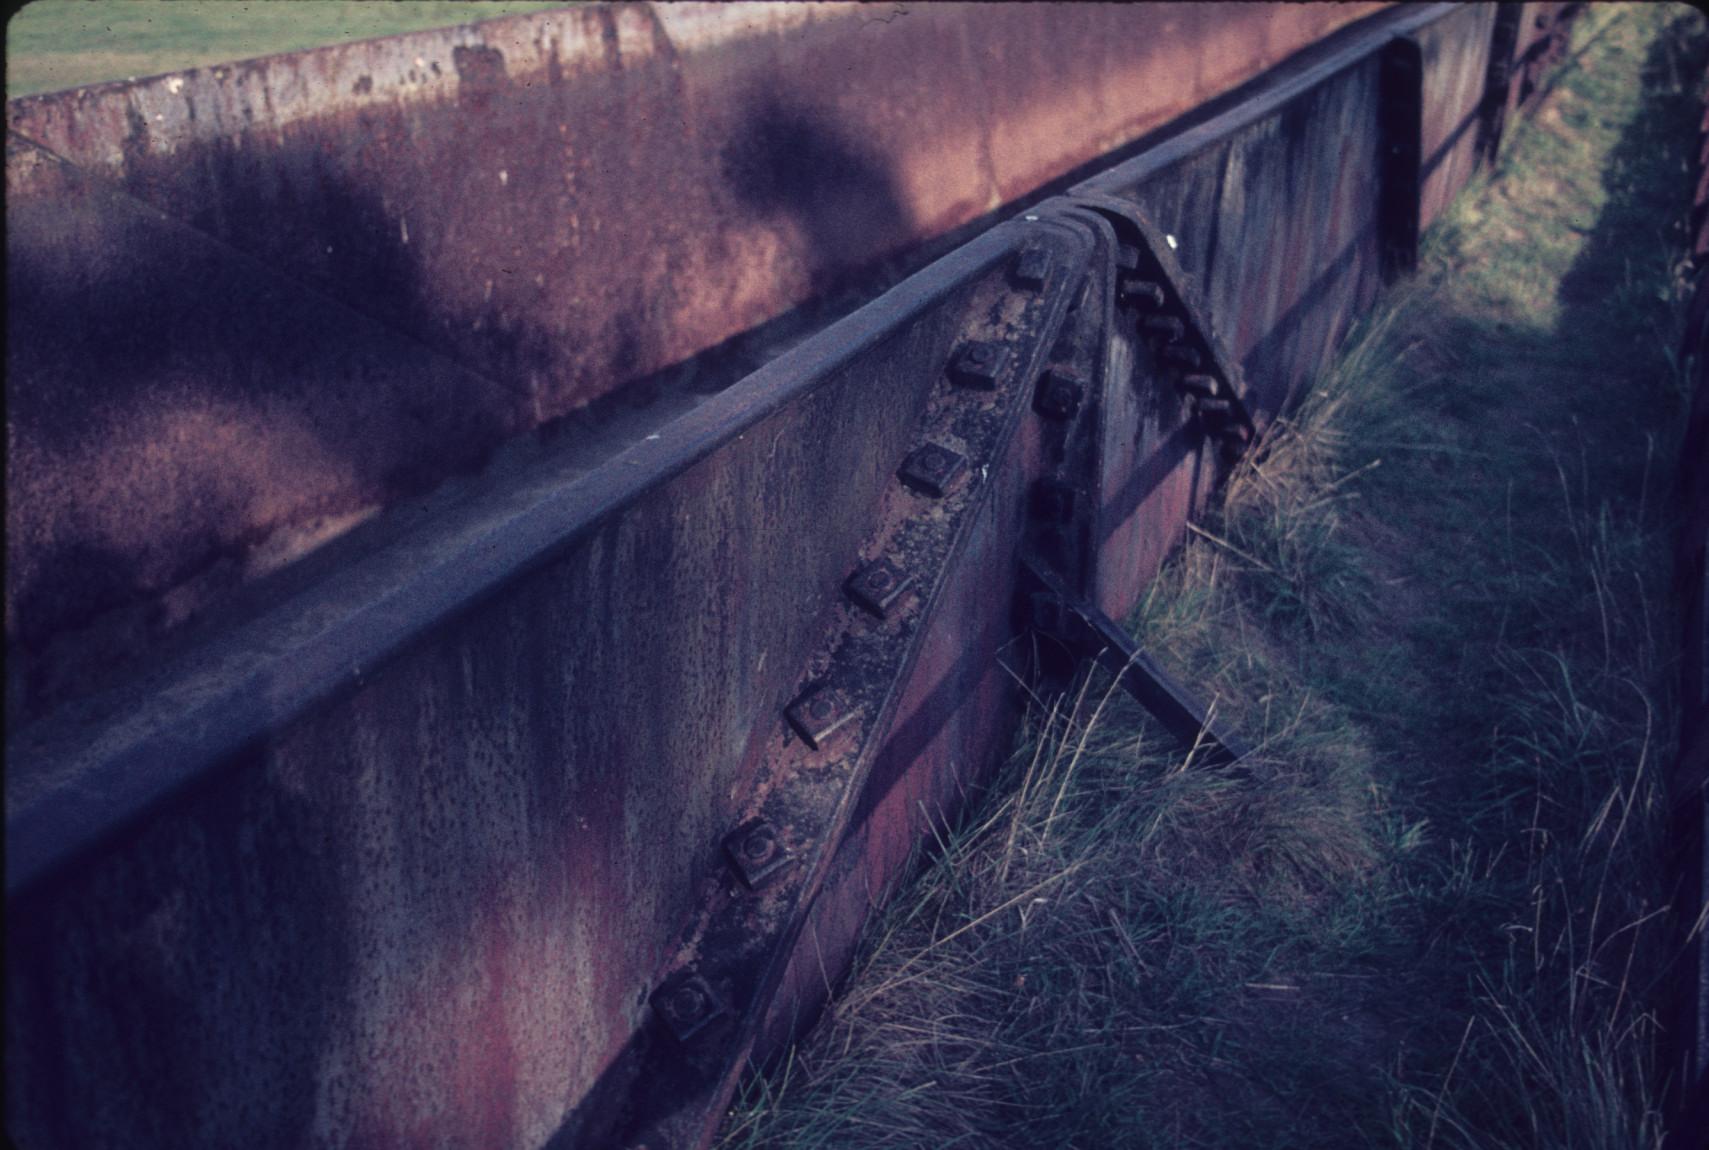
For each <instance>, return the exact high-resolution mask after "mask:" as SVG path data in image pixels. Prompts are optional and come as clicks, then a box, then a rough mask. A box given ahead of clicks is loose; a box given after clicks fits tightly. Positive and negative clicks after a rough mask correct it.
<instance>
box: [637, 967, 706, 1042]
mask: <svg viewBox="0 0 1709 1150" xmlns="http://www.w3.org/2000/svg"><path fill="white" fill-rule="evenodd" d="M650 1001H651V1002H652V1005H653V1011H654V1013H656V1014H657V1015H658V1016H659V1017H660V1018H661V1019H662V1020H663V1021H664V1024H665V1026H666V1027H667V1028H668V1029H669V1030H670V1032H671V1033H672V1034H673V1035H675V1036H676V1040H677V1041H678V1042H687V1041H689V1040H690V1039H691V1038H693V1037H694V1036H695V1035H696V1034H698V1033H700V1032H701V1031H702V1030H704V1029H705V1028H706V1026H707V1024H708V1023H710V1022H712V1020H713V1019H715V1018H717V1017H718V1016H719V1015H721V1014H723V1013H724V1004H723V1003H722V1002H721V1001H719V999H718V996H717V995H716V994H715V993H713V991H712V987H711V986H709V985H708V984H707V982H706V980H705V979H704V978H701V977H700V975H698V974H696V973H694V972H692V971H680V972H678V973H677V974H674V975H672V976H671V977H670V978H667V979H666V980H665V981H664V983H663V984H661V985H660V987H659V988H658V989H657V990H655V991H654V992H653V996H652V998H651V999H650Z"/></svg>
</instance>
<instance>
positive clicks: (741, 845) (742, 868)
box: [724, 818, 792, 890]
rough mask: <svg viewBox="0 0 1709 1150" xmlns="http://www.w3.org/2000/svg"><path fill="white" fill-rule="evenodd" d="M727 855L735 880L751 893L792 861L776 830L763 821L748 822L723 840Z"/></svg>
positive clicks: (750, 820)
mask: <svg viewBox="0 0 1709 1150" xmlns="http://www.w3.org/2000/svg"><path fill="white" fill-rule="evenodd" d="M724 854H725V855H726V856H727V857H728V858H729V860H730V865H731V867H732V868H733V869H734V870H735V872H736V877H737V878H739V879H741V880H742V885H743V886H745V887H747V888H748V889H749V890H756V889H758V888H759V886H760V884H761V883H763V882H764V881H765V880H766V879H767V878H768V877H770V876H771V875H774V874H776V873H777V872H778V871H780V870H782V869H783V868H784V867H785V866H787V865H789V862H790V860H791V858H792V856H791V855H790V853H789V851H788V850H787V849H786V848H785V847H784V845H783V842H782V840H781V839H779V838H778V834H777V829H776V828H775V827H773V826H772V825H771V824H770V823H768V822H767V821H766V820H765V819H763V818H755V819H749V820H748V821H747V822H745V823H743V824H742V825H741V826H739V827H737V828H736V829H735V830H733V831H731V832H730V833H729V834H727V835H725V836H724Z"/></svg>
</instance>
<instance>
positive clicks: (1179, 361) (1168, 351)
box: [1163, 343, 1200, 370]
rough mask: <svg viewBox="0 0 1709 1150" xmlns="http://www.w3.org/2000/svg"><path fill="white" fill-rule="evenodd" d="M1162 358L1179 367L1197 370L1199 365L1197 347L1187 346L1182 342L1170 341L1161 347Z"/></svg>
mask: <svg viewBox="0 0 1709 1150" xmlns="http://www.w3.org/2000/svg"><path fill="white" fill-rule="evenodd" d="M1163 358H1164V359H1165V360H1166V361H1167V362H1169V363H1173V364H1176V365H1177V366H1180V367H1185V368H1191V369H1193V370H1197V369H1198V367H1199V362H1200V361H1199V352H1198V349H1197V348H1192V347H1188V346H1187V345H1186V344H1184V343H1171V344H1167V345H1165V346H1164V348H1163Z"/></svg>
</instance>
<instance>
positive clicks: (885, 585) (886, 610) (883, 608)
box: [843, 559, 914, 619]
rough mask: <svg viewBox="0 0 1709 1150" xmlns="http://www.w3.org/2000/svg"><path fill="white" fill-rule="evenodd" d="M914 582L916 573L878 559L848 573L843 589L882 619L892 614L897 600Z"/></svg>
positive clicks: (851, 597)
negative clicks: (909, 572)
mask: <svg viewBox="0 0 1709 1150" xmlns="http://www.w3.org/2000/svg"><path fill="white" fill-rule="evenodd" d="M913 582H914V578H913V576H912V575H909V574H908V573H907V572H905V571H903V570H902V569H901V568H900V567H897V566H896V565H895V564H894V563H891V562H889V561H888V560H885V559H878V560H875V561H873V562H871V563H868V564H867V565H866V566H865V567H862V568H861V569H860V570H858V571H856V572H855V573H854V574H853V575H851V576H849V579H848V582H847V583H845V584H844V585H843V589H844V590H845V591H846V592H847V593H848V596H849V598H850V599H853V600H854V601H855V602H856V603H858V604H859V605H860V606H861V607H863V608H864V609H865V610H867V611H869V612H871V613H872V614H874V615H876V616H878V617H879V618H880V619H883V618H885V617H886V616H888V615H889V614H890V609H891V607H893V606H895V604H896V601H897V600H898V599H900V598H901V597H902V596H903V595H905V594H907V592H908V588H909V587H911V586H912V585H913Z"/></svg>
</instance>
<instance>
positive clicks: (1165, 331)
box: [1139, 315, 1187, 343]
mask: <svg viewBox="0 0 1709 1150" xmlns="http://www.w3.org/2000/svg"><path fill="white" fill-rule="evenodd" d="M1139 326H1140V328H1141V329H1143V330H1144V331H1145V333H1146V334H1147V335H1152V336H1159V337H1161V338H1163V339H1165V340H1168V341H1169V342H1170V343H1174V342H1175V341H1176V340H1179V339H1181V338H1182V337H1183V336H1185V335H1186V334H1187V325H1186V324H1184V323H1182V322H1181V321H1180V320H1179V319H1177V318H1176V317H1175V316H1172V315H1148V316H1146V317H1145V319H1144V321H1143V322H1141V323H1140V325H1139Z"/></svg>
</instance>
